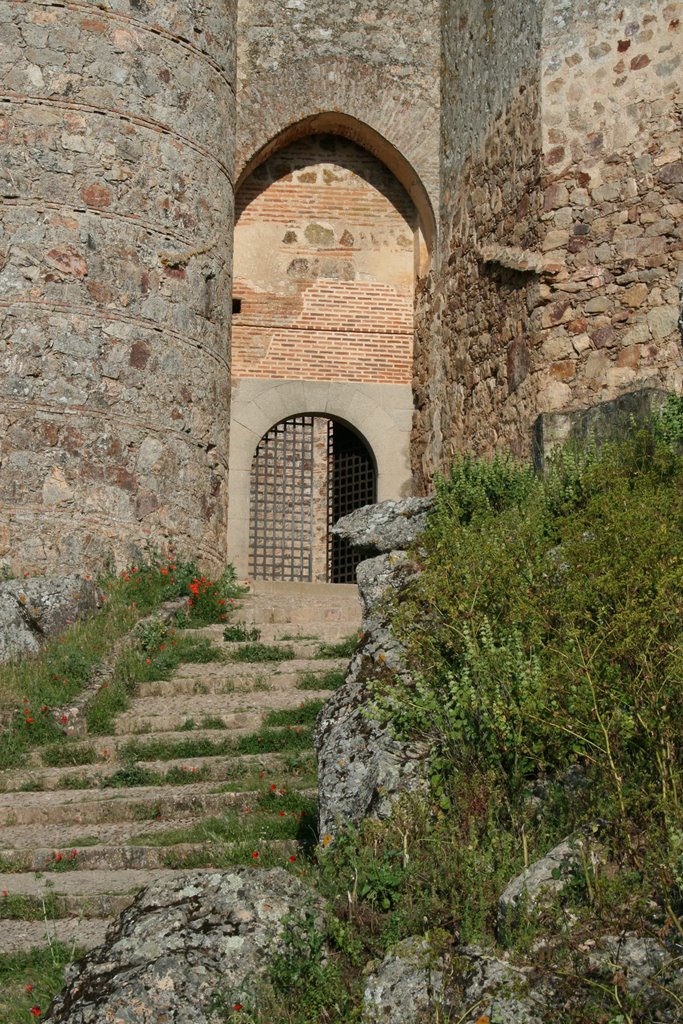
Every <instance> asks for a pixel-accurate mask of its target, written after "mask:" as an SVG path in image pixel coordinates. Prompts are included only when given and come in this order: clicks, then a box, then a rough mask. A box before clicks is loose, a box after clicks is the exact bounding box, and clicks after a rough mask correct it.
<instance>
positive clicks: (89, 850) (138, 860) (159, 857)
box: [0, 822, 298, 881]
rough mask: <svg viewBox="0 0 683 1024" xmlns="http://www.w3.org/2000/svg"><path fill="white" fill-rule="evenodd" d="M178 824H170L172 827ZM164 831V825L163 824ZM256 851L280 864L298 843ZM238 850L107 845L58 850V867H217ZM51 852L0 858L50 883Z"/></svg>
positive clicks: (228, 846) (268, 844)
mask: <svg viewBox="0 0 683 1024" xmlns="http://www.w3.org/2000/svg"><path fill="white" fill-rule="evenodd" d="M177 824H179V823H176V822H173V823H172V827H173V828H175V827H176V825H177ZM166 826H167V828H168V822H167V823H166ZM257 846H258V849H259V851H261V852H264V851H266V850H267V851H269V852H271V853H276V854H280V855H281V856H282V860H283V864H284V863H285V861H286V859H287V857H289V856H290V855H291V854H293V853H295V851H296V850H297V849H298V843H297V842H296V840H294V839H265V840H264V839H259V840H258V842H257ZM233 849H234V850H238V849H239V845H238V844H237V843H220V842H217V843H212V842H201V843H169V844H168V845H166V846H143V845H141V844H135V845H132V846H126V845H109V846H86V847H83V849H81V850H79V851H78V855H77V856H75V857H73V856H72V858H71V859H70V860H69V861H67V860H66V858H67V856H69V855H70V854H71V851H68V850H64V851H62V858H63V859H62V860H60V861H59V862H57V863H59V864H64V863H68V864H69V865H73V866H70V867H69V868H68V869H66V870H68V871H69V872H70V873H71V872H74V871H140V870H154V869H158V868H164V867H166V866H167V864H168V859H169V857H189V856H192V855H193V854H195V855H201V856H202V858H206V859H209V860H210V858H211V857H212V856H213V857H215V861H216V863H217V864H220V863H224V862H225V858H226V856H229V855H230V851H231V850H233ZM56 852H57V851H55V850H54V849H53V848H52V847H50V848H48V847H35V848H33V849H30V850H2V851H0V856H1V857H3V858H9V857H10V856H11V858H12V860H11V863H12V867H13V871H14V873H16V872H24V871H26V872H36V871H39V872H43V873H44V875H45V877H46V878H49V880H50V881H52V879H53V877H54V876H55V875H57V874H63V873H64V872H63V871H59V870H55V869H54V865H55V863H56V862H55V853H56Z"/></svg>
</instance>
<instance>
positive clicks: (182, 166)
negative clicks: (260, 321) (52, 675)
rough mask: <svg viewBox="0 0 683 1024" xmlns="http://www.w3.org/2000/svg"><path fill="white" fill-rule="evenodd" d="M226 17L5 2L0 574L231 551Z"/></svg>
mask: <svg viewBox="0 0 683 1024" xmlns="http://www.w3.org/2000/svg"><path fill="white" fill-rule="evenodd" d="M234 41H235V3H234V0H197V2H195V3H193V4H192V5H185V4H182V3H175V2H172V0H158V2H157V3H154V4H151V3H146V2H140V0H111V2H110V3H109V4H107V5H106V6H105V5H102V4H99V3H94V2H90V0H74V2H73V3H69V4H68V5H64V4H61V3H60V4H57V3H51V2H45V0H41V2H37V0H23V2H19V0H2V2H0V82H1V83H2V84H1V85H0V210H1V212H2V223H1V225H0V562H2V561H5V562H9V563H10V564H12V565H15V566H17V567H18V568H21V569H22V570H31V569H41V568H45V567H48V566H51V567H54V568H57V567H58V568H60V569H66V567H68V566H77V567H79V568H81V569H84V568H88V567H89V566H99V565H101V563H102V560H103V559H104V558H105V557H107V556H113V557H114V559H115V560H116V561H117V562H119V563H121V562H124V561H127V560H130V559H131V558H134V557H136V554H137V552H138V551H139V550H140V549H141V547H142V546H143V545H144V544H145V542H147V541H150V542H152V543H153V544H155V545H159V546H162V547H163V546H164V545H165V543H166V541H168V540H173V542H174V543H175V544H176V545H177V547H178V548H179V549H181V550H185V551H188V552H189V551H192V552H193V553H196V554H198V555H199V556H200V557H201V558H203V559H204V560H205V562H206V563H208V564H218V563H220V561H221V559H222V556H223V553H224V552H225V544H226V538H225V520H226V498H225V495H226V473H227V456H228V447H227V442H228V415H229V313H228V312H227V310H228V309H229V299H230V261H231V238H232V210H233V183H232V174H233V159H234V154H233V148H234V147H233V143H234V117H235V113H234V77H235V67H234V65H235V54H234Z"/></svg>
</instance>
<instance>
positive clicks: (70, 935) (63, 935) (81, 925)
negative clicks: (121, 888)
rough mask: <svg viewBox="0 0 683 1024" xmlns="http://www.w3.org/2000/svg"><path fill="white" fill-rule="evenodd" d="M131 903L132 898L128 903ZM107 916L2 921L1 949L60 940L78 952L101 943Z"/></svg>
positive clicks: (20, 949)
mask: <svg viewBox="0 0 683 1024" xmlns="http://www.w3.org/2000/svg"><path fill="white" fill-rule="evenodd" d="M128 905H130V902H129V904H128ZM109 924H110V922H109V921H107V920H97V919H93V918H80V917H76V918H61V919H60V918H57V919H55V920H50V921H3V922H2V928H1V929H0V952H1V953H5V954H7V953H27V952H29V951H30V950H32V949H41V948H43V947H45V946H52V945H54V943H55V942H61V943H63V944H64V945H65V946H69V947H71V948H72V949H74V950H75V951H76V952H77V951H78V950H79V949H80V950H90V949H94V948H95V946H101V945H102V943H103V942H104V937H105V935H106V932H107V928H108V927H109Z"/></svg>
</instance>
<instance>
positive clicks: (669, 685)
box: [375, 399, 683, 937]
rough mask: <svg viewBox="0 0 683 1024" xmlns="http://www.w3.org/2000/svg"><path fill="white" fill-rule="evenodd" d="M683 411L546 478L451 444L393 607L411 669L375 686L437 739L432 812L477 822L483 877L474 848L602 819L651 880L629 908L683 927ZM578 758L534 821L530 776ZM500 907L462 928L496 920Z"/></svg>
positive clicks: (563, 768)
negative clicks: (562, 787) (453, 458)
mask: <svg viewBox="0 0 683 1024" xmlns="http://www.w3.org/2000/svg"><path fill="white" fill-rule="evenodd" d="M682 410H683V405H682V404H681V400H679V399H672V400H670V402H669V404H668V406H667V407H666V408H665V411H664V415H663V416H662V417H661V418H660V419H659V420H656V421H653V422H652V423H650V424H646V425H644V426H642V425H641V426H639V427H634V429H633V431H632V432H631V433H630V434H629V435H628V436H626V437H624V438H623V439H622V440H620V441H619V442H612V443H609V444H605V445H604V446H603V447H602V448H600V449H595V448H594V447H593V448H588V449H585V450H583V451H581V450H579V449H567V450H565V451H563V452H561V453H560V454H559V455H558V456H557V457H556V458H555V460H554V463H553V465H552V466H551V467H550V470H549V472H548V474H547V476H546V477H545V478H544V479H540V478H537V477H535V476H534V475H533V474H532V473H531V472H530V471H529V470H528V469H527V468H526V467H518V466H517V465H516V464H515V463H514V462H513V461H512V460H511V459H507V458H497V459H495V460H494V461H493V462H486V461H477V460H474V459H472V458H469V457H467V458H463V459H460V460H458V461H457V463H456V465H455V467H454V469H453V471H452V473H451V475H450V477H449V478H448V479H445V480H441V481H439V483H438V488H437V502H436V508H435V511H434V514H433V516H432V518H431V522H430V526H429V529H428V532H427V535H426V538H425V539H424V547H425V549H426V555H425V559H424V567H423V572H422V573H421V575H420V576H419V578H418V579H417V580H416V582H415V583H413V584H412V585H411V586H410V587H409V588H408V589H407V590H406V591H404V592H403V594H402V595H401V596H400V598H399V599H398V600H397V601H396V603H395V607H394V611H393V615H394V624H395V629H396V631H397V633H398V634H399V635H400V636H402V638H403V639H404V641H405V643H406V645H407V648H408V651H409V658H410V661H411V663H412V666H413V669H414V680H415V682H414V684H411V685H406V684H404V683H401V682H399V681H395V680H394V681H392V680H390V681H389V682H387V681H386V680H385V681H382V683H377V684H376V689H375V697H376V711H377V714H378V715H380V717H382V718H384V719H385V720H386V721H388V722H390V723H391V725H392V728H393V729H394V730H395V732H396V734H397V735H398V736H399V737H401V738H411V739H414V738H419V739H423V740H426V741H427V743H428V744H429V747H430V750H431V775H432V786H433V794H434V797H435V798H436V799H437V801H438V804H439V806H440V808H441V813H442V821H441V825H439V826H438V827H439V828H441V829H446V830H448V827H449V826H448V822H450V824H451V826H452V827H454V828H455V829H456V831H460V833H461V834H462V832H463V830H464V831H465V832H466V834H468V835H469V836H470V841H469V844H468V850H469V851H470V853H472V852H473V853H474V856H473V858H471V859H473V864H472V865H471V869H472V870H471V874H472V876H473V877H476V876H477V874H478V873H479V872H478V870H477V867H476V863H477V861H478V862H479V867H480V870H481V871H483V872H486V877H488V878H490V877H491V874H492V872H493V873H495V872H496V871H497V870H498V869H497V867H496V865H495V864H491V863H489V862H490V860H491V858H492V857H494V859H496V860H498V861H500V860H501V858H502V861H503V862H505V861H506V860H508V865H507V870H508V877H511V875H512V873H513V872H512V868H513V862H514V860H515V855H514V851H517V853H516V858H517V859H519V851H520V850H521V848H522V840H523V843H524V846H525V853H526V855H527V856H531V857H533V856H535V855H538V854H539V853H542V852H543V849H544V848H546V847H547V846H548V844H549V843H550V842H551V841H553V840H554V839H559V838H561V837H562V835H563V834H566V833H567V832H569V831H571V829H572V827H575V826H576V825H578V824H580V823H581V822H582V821H591V820H595V819H596V818H602V819H604V820H606V821H607V822H608V831H609V840H608V845H609V847H610V851H611V854H612V855H613V857H614V860H615V861H618V862H619V864H620V870H621V872H626V873H629V872H630V873H633V872H635V873H636V875H637V877H638V878H639V879H640V883H639V886H638V887H634V886H633V885H631V886H630V887H629V888H628V894H629V898H628V899H626V900H624V899H623V898H621V897H620V899H619V903H620V905H619V915H620V920H621V921H622V923H624V922H625V921H626V919H627V918H628V916H629V910H632V911H633V914H632V916H631V918H630V921H629V923H631V924H633V925H635V924H637V923H638V919H639V914H640V913H641V912H642V905H643V902H644V901H645V902H647V900H652V901H653V902H654V903H656V905H657V907H658V908H659V913H660V923H661V925H662V926H663V927H673V928H677V929H678V928H680V916H681V913H682V912H683V894H682V891H681V883H682V882H683V809H682V806H681V792H682V791H681V785H682V782H683V779H682V768H683V749H682V748H681V743H680V737H681V735H683V704H682V702H681V700H680V690H681V679H682V678H683V645H682V643H681V637H682V633H681V612H682V611H683V457H682V455H681V440H682V438H683V413H682ZM572 766H578V768H579V770H580V772H581V777H582V778H583V779H584V781H585V785H584V786H582V787H581V792H580V793H578V794H576V793H574V794H572V799H571V800H566V799H565V800H564V801H562V800H559V801H558V802H557V803H556V806H554V807H553V809H552V813H550V812H549V813H548V814H546V816H545V820H544V823H543V827H541V828H539V827H538V822H537V821H536V822H533V821H530V820H529V819H530V815H529V800H528V796H529V787H530V786H531V785H532V784H533V785H536V784H537V782H538V780H539V779H540V780H544V779H545V780H550V781H551V782H556V781H557V780H562V778H563V777H564V776H565V774H566V773H567V771H568V769H570V768H571V767H572ZM475 792H476V793H477V794H478V795H477V797H476V802H477V805H478V806H479V808H480V812H481V818H480V825H481V826H483V827H481V828H479V827H478V826H477V823H476V821H475V822H473V821H472V820H471V815H470V813H469V811H468V810H467V805H468V804H469V803H470V802H471V801H472V799H473V794H474V793H475ZM463 816H464V817H463ZM494 837H495V838H494ZM497 847H499V848H500V850H499V852H498V854H496V848H497ZM506 848H507V849H508V851H509V853H506V852H505V849H506ZM510 854H512V856H511V859H510V856H509V855H510ZM459 856H460V859H462V852H461V853H460V855H459ZM503 873H505V868H504V870H503ZM588 888H589V889H590V886H589V887H588ZM617 889H618V887H617ZM471 892H472V890H470V893H471ZM622 895H623V894H622ZM592 896H593V897H594V894H592ZM451 903H452V901H451ZM464 910H465V908H464V907H463V906H462V905H461V906H460V908H459V910H458V913H461V914H462V913H463V912H464ZM494 914H495V905H491V906H489V909H488V911H487V912H486V913H484V915H483V917H482V918H481V920H480V925H481V928H480V927H479V926H477V927H476V928H475V929H474V934H472V933H470V937H478V936H477V933H479V934H481V932H482V929H483V934H486V933H487V931H488V933H489V935H491V937H492V921H493V916H494ZM487 917H488V920H487ZM667 922H668V925H667Z"/></svg>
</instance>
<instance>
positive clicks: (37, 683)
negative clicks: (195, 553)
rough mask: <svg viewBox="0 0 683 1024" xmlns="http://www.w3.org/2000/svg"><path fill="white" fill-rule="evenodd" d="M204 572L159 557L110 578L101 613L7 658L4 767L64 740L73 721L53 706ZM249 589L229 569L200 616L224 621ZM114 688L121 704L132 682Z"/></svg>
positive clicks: (2, 694)
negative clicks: (37, 648) (35, 650)
mask: <svg viewBox="0 0 683 1024" xmlns="http://www.w3.org/2000/svg"><path fill="white" fill-rule="evenodd" d="M196 579H197V568H196V566H195V564H194V563H191V562H184V563H181V562H178V563H175V562H173V563H160V562H159V561H158V560H156V559H152V560H151V561H150V562H149V563H142V564H139V565H136V566H133V567H131V568H130V569H128V570H125V571H124V572H122V573H121V574H120V575H119V576H116V577H108V578H106V579H103V580H102V581H101V583H100V586H101V589H102V591H103V593H104V599H105V600H104V607H103V608H102V609H101V610H100V611H99V612H98V614H97V615H95V616H93V617H92V618H91V619H88V620H86V621H84V622H80V623H78V624H77V625H75V626H74V627H72V628H71V629H69V630H68V631H67V632H66V633H65V634H64V635H63V636H61V637H59V638H58V639H56V640H54V641H52V642H50V643H49V644H47V645H46V646H45V648H44V649H43V651H42V652H41V653H40V654H39V655H37V656H34V657H25V658H22V659H21V660H19V661H17V662H11V663H9V664H6V665H1V666H0V713H4V717H5V720H6V723H7V724H6V726H5V728H4V731H3V732H2V734H1V735H0V768H8V767H12V766H13V765H18V764H21V763H22V762H23V759H24V758H25V756H26V753H27V751H28V750H30V749H31V748H32V747H35V746H41V745H43V744H45V743H49V742H51V741H55V742H56V741H57V740H58V739H59V738H60V736H61V730H60V726H62V727H63V726H66V725H67V724H68V722H67V721H64V722H60V723H57V722H56V721H55V720H54V717H53V715H52V714H51V709H52V708H53V707H61V706H63V705H64V704H66V703H68V701H69V700H71V699H73V698H74V697H75V696H76V695H77V694H79V693H80V692H81V691H82V690H83V688H84V687H85V686H86V685H87V683H88V682H89V680H90V677H91V673H92V672H93V670H94V669H95V667H96V666H97V665H98V664H99V663H100V662H101V661H102V660H103V659H104V658H106V656H107V655H108V654H109V653H110V652H111V650H112V647H113V646H114V644H115V643H116V642H117V641H118V640H120V639H121V638H122V637H123V636H124V635H125V634H126V633H128V632H129V631H130V630H131V629H132V628H133V626H134V625H135V623H136V622H137V621H138V620H139V619H141V618H143V617H145V616H147V615H149V614H150V613H151V612H153V611H155V610H156V609H157V608H159V607H160V606H161V605H162V604H163V603H164V602H166V601H169V600H172V599H173V598H177V597H180V596H182V595H183V594H189V600H190V601H194V599H195V595H194V592H193V589H192V588H193V586H194V583H193V581H194V580H196ZM243 592H244V591H243V588H240V587H239V586H238V585H237V584H236V582H235V577H234V571H233V570H232V569H231V568H229V569H227V570H226V572H225V573H224V574H223V576H222V577H221V579H220V580H219V581H218V582H217V583H216V584H212V590H211V595H210V597H209V596H207V595H205V594H202V595H201V597H200V601H199V606H198V607H197V605H195V604H193V606H192V608H191V609H190V610H191V612H192V614H191V615H190V619H191V620H192V624H199V622H200V621H201V623H203V622H205V621H221V617H224V616H225V615H226V614H227V613H226V611H224V610H223V609H224V608H225V607H226V606H227V607H228V608H232V607H233V605H232V604H231V601H232V602H236V596H237V595H239V594H241V593H243ZM217 595H218V596H217ZM219 601H223V602H224V605H220V604H219V603H218V602H219ZM192 609H194V611H192ZM195 618H196V619H197V622H196V623H195ZM123 658H124V660H125V656H123ZM124 672H125V668H124ZM141 678H149V677H148V676H147V677H145V676H144V675H143V676H141ZM114 689H115V690H116V691H117V698H118V700H119V704H118V705H117V706H118V707H119V708H120V706H121V705H120V700H121V697H122V695H123V693H124V692H125V687H124V688H122V687H121V686H118V687H117V686H114ZM102 704H103V705H104V708H103V711H106V706H107V705H112V706H113V705H114V704H116V700H113V699H112V698H111V696H109V698H108V699H107V698H106V695H105V697H103V699H102ZM95 717H96V718H97V714H96V715H95ZM104 717H106V715H105V716H104Z"/></svg>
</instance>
